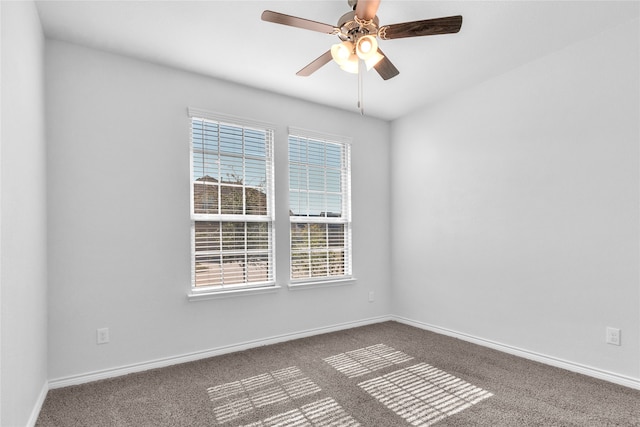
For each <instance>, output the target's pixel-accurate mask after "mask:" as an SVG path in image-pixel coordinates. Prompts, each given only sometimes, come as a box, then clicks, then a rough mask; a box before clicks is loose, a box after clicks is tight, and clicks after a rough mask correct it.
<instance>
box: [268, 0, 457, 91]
mask: <svg viewBox="0 0 640 427" xmlns="http://www.w3.org/2000/svg"><path fill="white" fill-rule="evenodd" d="M348 4H349V6H350V7H351V8H352V11H351V12H347V13H345V14H344V15H342V17H340V19H339V20H338V24H337V26H333V25H329V24H323V23H321V22H316V21H311V20H308V19H304V18H298V17H296V16H290V15H285V14H283V13H278V12H273V11H271V10H265V11H264V12H262V20H263V21H267V22H273V23H276V24H282V25H288V26H291V27H297V28H302V29H305V30H311V31H317V32H320V33H325V34H330V35H337V36H338V38H339V39H340V40H341V42H340V43H337V44H334V45H333V46H332V47H331V49H330V50H328V51H327V52H325V53H323V54H322V55H320V56H319V57H318V58H317V59H315V60H313V61H312V62H311V63H309V64H308V65H307V66H305V67H304V68H302V69H301V70H300V71H298V72H297V73H296V74H297V75H298V76H310V75H311V74H313V73H314V72H316V71H317V70H318V69H320V67H322V66H324V65H325V64H327V63H329V62H330V61H331V60H332V59H333V60H334V61H335V62H336V63H337V64H338V65H340V68H342V69H343V70H345V71H347V72H352V73H359V71H360V61H362V62H364V64H365V66H366V68H367V70H370V69H371V68H374V69H375V70H376V71H377V72H378V74H379V75H380V77H382V78H383V79H384V80H388V79H390V78H393V77H395V76H397V75H398V74H399V73H400V72H399V71H398V69H397V68H396V67H395V66H394V65H393V64H392V63H391V61H390V60H389V58H387V57H386V55H385V54H384V53H383V52H382V50H380V48H379V47H378V41H377V39H381V40H392V39H400V38H405V37H419V36H432V35H437V34H451V33H457V32H458V31H460V27H461V26H462V16H460V15H456V16H448V17H444V18H435V19H424V20H421V21H412V22H403V23H400V24H391V25H383V26H380V25H379V20H378V17H377V16H376V13H377V12H378V6H379V5H380V0H348Z"/></svg>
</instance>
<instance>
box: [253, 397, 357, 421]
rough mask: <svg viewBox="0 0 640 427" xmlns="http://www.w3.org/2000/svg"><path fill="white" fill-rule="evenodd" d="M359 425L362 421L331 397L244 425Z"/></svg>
mask: <svg viewBox="0 0 640 427" xmlns="http://www.w3.org/2000/svg"><path fill="white" fill-rule="evenodd" d="M359 425H360V423H358V422H357V421H356V420H355V419H353V418H352V417H351V416H350V415H349V414H347V413H346V412H345V411H344V409H342V407H341V406H340V405H338V403H337V402H336V401H335V400H333V399H331V398H330V397H329V398H326V399H322V400H318V401H317V402H312V403H309V404H308V405H303V406H301V407H300V408H298V409H294V410H291V411H288V412H285V413H283V414H278V415H274V416H273V417H269V418H266V419H264V420H262V421H258V422H255V423H251V424H247V425H246V426H244V427H274V426H287V427H329V426H340V427H343V426H344V427H358V426H359Z"/></svg>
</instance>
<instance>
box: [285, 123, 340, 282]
mask: <svg viewBox="0 0 640 427" xmlns="http://www.w3.org/2000/svg"><path fill="white" fill-rule="evenodd" d="M350 179H351V178H350V146H349V144H348V143H347V142H343V141H335V140H332V139H330V137H327V138H323V137H322V136H321V135H320V136H318V135H315V134H311V135H310V134H309V132H307V131H301V130H296V129H290V135H289V219H290V224H291V279H292V280H293V281H297V280H311V279H313V280H316V279H322V278H343V277H348V276H351V209H350V207H351V200H350Z"/></svg>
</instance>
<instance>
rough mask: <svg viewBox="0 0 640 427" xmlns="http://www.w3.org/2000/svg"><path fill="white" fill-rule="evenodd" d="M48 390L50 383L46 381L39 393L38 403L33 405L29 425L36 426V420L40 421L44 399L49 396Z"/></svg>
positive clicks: (29, 426) (28, 426)
mask: <svg viewBox="0 0 640 427" xmlns="http://www.w3.org/2000/svg"><path fill="white" fill-rule="evenodd" d="M48 391H49V384H48V383H47V382H45V383H44V384H43V385H42V390H40V395H38V399H37V400H36V404H35V405H34V406H33V409H32V410H31V416H30V417H29V421H27V427H34V426H35V425H36V421H38V416H39V415H40V411H41V410H42V405H43V404H44V400H45V399H46V398H47V392H48Z"/></svg>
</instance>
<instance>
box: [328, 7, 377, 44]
mask: <svg viewBox="0 0 640 427" xmlns="http://www.w3.org/2000/svg"><path fill="white" fill-rule="evenodd" d="M378 24H379V20H378V17H377V16H376V17H374V18H373V19H372V20H371V21H370V22H366V23H365V25H361V24H359V23H358V22H356V12H355V11H351V12H347V13H345V14H344V15H342V16H341V17H340V19H339V20H338V28H339V29H340V32H339V33H338V37H340V39H341V40H343V41H346V40H349V41H352V42H356V41H357V39H358V38H359V37H360V36H366V35H372V36H374V37H375V36H376V35H377V33H378Z"/></svg>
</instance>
